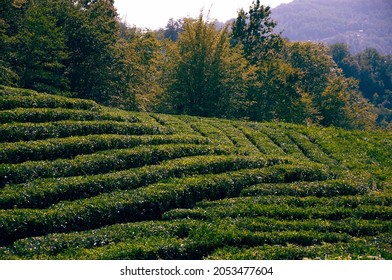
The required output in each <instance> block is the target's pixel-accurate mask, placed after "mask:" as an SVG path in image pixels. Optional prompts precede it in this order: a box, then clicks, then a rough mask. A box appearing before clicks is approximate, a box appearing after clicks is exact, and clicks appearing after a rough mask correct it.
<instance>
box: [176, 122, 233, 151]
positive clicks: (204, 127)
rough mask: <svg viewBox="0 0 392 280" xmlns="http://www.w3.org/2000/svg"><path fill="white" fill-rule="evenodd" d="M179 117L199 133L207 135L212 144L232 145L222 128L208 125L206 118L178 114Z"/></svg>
mask: <svg viewBox="0 0 392 280" xmlns="http://www.w3.org/2000/svg"><path fill="white" fill-rule="evenodd" d="M179 118H180V119H181V120H183V121H185V122H186V123H189V124H190V125H191V127H192V129H193V130H194V131H196V132H197V133H199V134H200V135H202V136H204V137H208V139H210V141H211V143H212V144H214V145H223V146H230V145H234V143H233V142H232V141H231V140H230V139H229V138H228V137H227V136H226V134H225V133H224V132H223V131H222V130H220V129H218V128H216V127H214V126H212V125H210V124H209V123H208V122H207V121H206V119H203V118H198V117H190V116H179Z"/></svg>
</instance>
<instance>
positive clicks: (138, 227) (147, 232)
mask: <svg viewBox="0 0 392 280" xmlns="http://www.w3.org/2000/svg"><path fill="white" fill-rule="evenodd" d="M199 224H200V222H198V221H192V220H187V221H170V222H164V221H163V222H161V221H144V222H137V223H126V224H116V225H111V226H107V227H104V228H100V229H95V230H87V231H81V232H71V233H62V234H61V233H55V234H49V235H45V236H39V237H30V238H25V239H20V240H17V241H15V242H14V243H13V244H12V245H10V246H9V247H8V248H7V249H5V250H4V254H5V253H6V252H7V254H8V255H9V256H14V257H16V258H30V259H32V258H44V259H47V258H51V257H54V256H56V255H58V254H64V253H66V252H69V251H71V250H72V248H80V249H92V248H97V247H102V246H105V245H109V244H115V243H119V242H134V240H136V239H139V240H140V239H143V238H149V237H160V238H162V239H168V238H173V237H178V238H186V237H187V236H188V235H189V232H190V231H191V230H192V229H193V228H195V227H196V226H198V225H199ZM0 256H1V255H0ZM0 259H1V257H0Z"/></svg>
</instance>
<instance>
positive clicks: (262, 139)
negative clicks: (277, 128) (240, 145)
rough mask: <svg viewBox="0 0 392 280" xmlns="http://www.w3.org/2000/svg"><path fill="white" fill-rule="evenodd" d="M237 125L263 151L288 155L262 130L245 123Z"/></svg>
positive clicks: (264, 152)
mask: <svg viewBox="0 0 392 280" xmlns="http://www.w3.org/2000/svg"><path fill="white" fill-rule="evenodd" d="M235 127H237V128H238V129H239V130H240V131H241V132H242V133H243V134H244V135H245V136H246V137H247V138H248V139H249V141H250V142H252V143H253V145H254V146H256V147H257V149H258V150H259V151H260V152H261V153H263V154H267V155H277V156H278V155H280V156H283V155H286V153H285V152H284V151H283V150H282V148H280V147H279V146H278V145H277V144H275V143H274V142H273V141H272V140H271V139H270V138H269V137H268V136H267V135H265V134H264V133H262V132H261V131H258V130H254V129H252V128H251V127H249V126H247V125H245V124H244V123H236V124H235Z"/></svg>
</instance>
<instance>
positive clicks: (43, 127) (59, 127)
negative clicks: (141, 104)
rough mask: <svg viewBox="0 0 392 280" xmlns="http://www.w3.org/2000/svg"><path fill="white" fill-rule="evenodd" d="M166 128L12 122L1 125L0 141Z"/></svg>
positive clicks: (154, 131)
mask: <svg viewBox="0 0 392 280" xmlns="http://www.w3.org/2000/svg"><path fill="white" fill-rule="evenodd" d="M162 133H165V129H164V128H161V127H157V126H151V125H145V124H140V123H125V122H115V121H61V122H54V123H11V124H3V125H0V141H1V142H16V141H34V140H40V139H46V138H59V137H60V138H62V137H69V136H84V135H91V134H122V135H144V134H162Z"/></svg>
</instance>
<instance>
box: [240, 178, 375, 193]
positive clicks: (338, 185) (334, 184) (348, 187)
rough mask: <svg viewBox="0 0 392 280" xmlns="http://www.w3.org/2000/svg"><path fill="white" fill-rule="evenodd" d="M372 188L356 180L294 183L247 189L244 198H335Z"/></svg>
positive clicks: (261, 185)
mask: <svg viewBox="0 0 392 280" xmlns="http://www.w3.org/2000/svg"><path fill="white" fill-rule="evenodd" d="M371 188H372V186H371V185H369V183H364V182H359V181H358V180H354V179H350V180H347V179H336V180H328V181H315V182H294V183H290V184H259V185H255V186H251V187H248V188H245V189H244V190H243V191H242V193H241V195H242V196H258V195H277V196H282V195H290V196H302V197H303V196H317V197H334V196H342V195H356V194H363V193H366V192H368V191H369V189H371Z"/></svg>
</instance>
